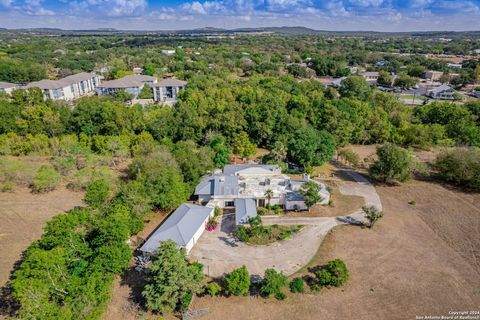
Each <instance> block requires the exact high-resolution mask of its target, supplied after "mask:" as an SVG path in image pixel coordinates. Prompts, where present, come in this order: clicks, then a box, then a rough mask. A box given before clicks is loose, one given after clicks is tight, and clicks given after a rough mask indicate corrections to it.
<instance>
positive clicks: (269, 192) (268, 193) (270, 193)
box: [264, 189, 274, 205]
mask: <svg viewBox="0 0 480 320" xmlns="http://www.w3.org/2000/svg"><path fill="white" fill-rule="evenodd" d="M264 196H265V197H266V198H267V201H268V205H270V200H272V198H273V196H274V194H273V190H272V189H267V190H265V194H264Z"/></svg>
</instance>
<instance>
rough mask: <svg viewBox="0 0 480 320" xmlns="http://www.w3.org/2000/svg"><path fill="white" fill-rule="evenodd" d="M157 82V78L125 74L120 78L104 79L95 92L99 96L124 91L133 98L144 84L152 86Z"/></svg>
mask: <svg viewBox="0 0 480 320" xmlns="http://www.w3.org/2000/svg"><path fill="white" fill-rule="evenodd" d="M156 83H157V78H155V77H151V76H146V75H140V74H135V75H131V76H126V77H123V78H120V79H116V80H112V81H105V82H103V83H102V84H101V85H99V86H98V87H97V94H98V95H99V96H112V95H115V94H116V93H117V92H118V91H125V92H127V93H129V94H131V95H133V97H134V98H136V97H137V96H138V95H139V94H140V91H142V88H143V87H144V86H145V85H149V86H150V87H152V88H153V86H154V85H155V84H156Z"/></svg>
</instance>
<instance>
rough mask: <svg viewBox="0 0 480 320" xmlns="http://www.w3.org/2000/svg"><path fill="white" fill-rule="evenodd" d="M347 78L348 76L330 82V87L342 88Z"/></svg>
mask: <svg viewBox="0 0 480 320" xmlns="http://www.w3.org/2000/svg"><path fill="white" fill-rule="evenodd" d="M345 79H347V77H341V78H338V79H335V80H333V81H332V82H330V84H328V85H329V86H330V87H334V88H340V87H341V86H342V83H343V81H344V80H345Z"/></svg>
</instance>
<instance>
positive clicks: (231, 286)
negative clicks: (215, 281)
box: [225, 266, 250, 296]
mask: <svg viewBox="0 0 480 320" xmlns="http://www.w3.org/2000/svg"><path fill="white" fill-rule="evenodd" d="M249 289H250V274H249V273H248V270H247V268H246V267H245V266H242V267H240V268H238V269H235V270H233V271H232V272H230V273H227V275H226V276H225V291H226V292H227V294H233V295H234V296H246V295H248V292H249Z"/></svg>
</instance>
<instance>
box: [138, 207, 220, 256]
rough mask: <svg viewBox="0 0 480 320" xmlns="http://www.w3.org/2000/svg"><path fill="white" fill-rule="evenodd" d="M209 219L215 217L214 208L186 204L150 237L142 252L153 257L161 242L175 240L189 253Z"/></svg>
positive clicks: (141, 249)
mask: <svg viewBox="0 0 480 320" xmlns="http://www.w3.org/2000/svg"><path fill="white" fill-rule="evenodd" d="M209 217H213V208H208V207H203V206H197V205H194V204H188V203H184V204H182V205H181V206H180V207H178V208H177V210H175V211H174V212H173V213H172V214H171V215H170V217H168V218H167V220H165V221H164V222H163V223H162V224H161V225H160V227H159V228H158V229H157V230H155V232H154V233H152V234H151V235H150V237H149V238H148V239H147V241H146V242H145V243H144V244H143V246H142V247H141V248H140V251H142V252H143V253H144V254H149V255H152V254H154V253H155V251H157V249H158V246H159V244H160V241H166V240H173V241H175V242H176V243H177V246H178V247H179V248H185V249H186V250H187V253H188V252H190V250H191V249H192V248H193V246H194V245H195V243H197V241H198V239H199V238H200V236H201V235H202V233H203V231H205V225H206V223H207V222H208V219H209Z"/></svg>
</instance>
